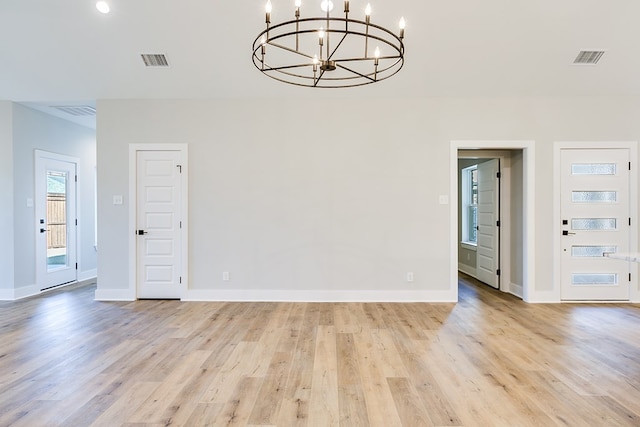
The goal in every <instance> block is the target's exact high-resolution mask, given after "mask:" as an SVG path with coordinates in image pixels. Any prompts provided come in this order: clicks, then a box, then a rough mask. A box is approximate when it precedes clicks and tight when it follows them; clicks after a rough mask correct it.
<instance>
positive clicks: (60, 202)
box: [47, 193, 67, 249]
mask: <svg viewBox="0 0 640 427" xmlns="http://www.w3.org/2000/svg"><path fill="white" fill-rule="evenodd" d="M47 221H48V224H47V229H48V233H47V249H54V248H66V247H67V196H66V195H65V194H60V193H47Z"/></svg>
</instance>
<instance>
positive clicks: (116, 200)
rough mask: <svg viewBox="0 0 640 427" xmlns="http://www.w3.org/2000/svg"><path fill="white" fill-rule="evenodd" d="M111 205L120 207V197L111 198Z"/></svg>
mask: <svg viewBox="0 0 640 427" xmlns="http://www.w3.org/2000/svg"><path fill="white" fill-rule="evenodd" d="M113 204H114V205H121V204H122V196H120V195H118V196H113Z"/></svg>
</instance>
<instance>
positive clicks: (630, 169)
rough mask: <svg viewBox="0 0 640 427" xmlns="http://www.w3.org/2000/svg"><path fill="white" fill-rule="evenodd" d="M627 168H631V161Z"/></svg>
mask: <svg viewBox="0 0 640 427" xmlns="http://www.w3.org/2000/svg"><path fill="white" fill-rule="evenodd" d="M629 170H631V162H629Z"/></svg>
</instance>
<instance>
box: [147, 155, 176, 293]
mask: <svg viewBox="0 0 640 427" xmlns="http://www.w3.org/2000/svg"><path fill="white" fill-rule="evenodd" d="M180 156H181V154H180V152H179V151H138V152H137V159H136V162H137V172H136V175H137V202H136V214H137V215H136V216H137V229H136V233H137V237H136V238H137V291H138V298H162V299H177V298H180V297H181V295H182V285H181V278H180V272H181V270H182V269H181V265H180V263H181V256H180V255H181V254H180V248H181V238H182V235H181V234H182V233H181V218H180V207H181V197H182V195H181V185H180V180H181V172H182V166H181V165H180Z"/></svg>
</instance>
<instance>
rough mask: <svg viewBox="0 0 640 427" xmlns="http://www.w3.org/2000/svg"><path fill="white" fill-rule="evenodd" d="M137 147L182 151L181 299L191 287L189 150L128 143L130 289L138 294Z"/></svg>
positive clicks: (147, 149)
mask: <svg viewBox="0 0 640 427" xmlns="http://www.w3.org/2000/svg"><path fill="white" fill-rule="evenodd" d="M138 151H179V152H180V153H181V165H182V172H183V173H182V179H181V188H180V191H181V192H182V197H181V206H180V214H181V217H182V238H181V239H180V241H181V246H180V254H181V256H180V268H181V271H180V276H181V277H182V292H181V294H182V295H181V299H182V298H184V297H185V296H186V294H187V292H186V291H187V289H188V288H189V193H188V188H189V185H188V181H189V179H188V178H189V164H188V163H189V150H188V144H161V143H148V144H129V291H130V295H135V296H136V298H137V297H138V287H137V286H136V283H137V266H138V257H137V242H138V241H139V239H138V238H137V234H136V225H137V220H136V208H137V200H138V194H137V185H136V181H137V153H138Z"/></svg>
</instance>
